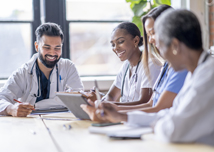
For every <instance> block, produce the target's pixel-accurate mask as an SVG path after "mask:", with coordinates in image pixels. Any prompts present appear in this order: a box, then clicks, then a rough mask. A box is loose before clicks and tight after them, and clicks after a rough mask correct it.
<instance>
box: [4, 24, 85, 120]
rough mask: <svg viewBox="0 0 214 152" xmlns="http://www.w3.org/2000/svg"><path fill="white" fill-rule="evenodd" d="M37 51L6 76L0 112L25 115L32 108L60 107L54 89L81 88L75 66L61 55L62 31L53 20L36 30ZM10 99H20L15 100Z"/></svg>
mask: <svg viewBox="0 0 214 152" xmlns="http://www.w3.org/2000/svg"><path fill="white" fill-rule="evenodd" d="M35 34H36V39H37V40H36V42H35V49H36V51H37V52H38V53H36V54H34V55H33V56H32V58H31V59H30V60H29V61H28V62H27V63H25V64H24V65H23V66H21V67H20V68H18V69H17V70H16V71H15V72H13V74H12V75H11V76H10V77H9V78H8V80H7V82H6V83H5V85H4V86H3V87H2V88H1V89H0V114H1V115H12V116H18V117H25V116H27V115H28V114H30V113H31V112H32V110H33V109H34V107H35V108H47V107H52V106H57V105H59V106H64V104H63V103H62V102H61V100H60V99H59V98H57V97H56V92H58V91H64V89H65V85H66V84H68V85H69V86H71V87H72V88H83V84H82V82H81V80H80V77H79V75H78V72H77V70H76V67H75V65H74V64H73V63H72V62H71V61H70V60H68V59H63V58H61V55H62V44H63V38H64V36H63V32H62V30H61V29H60V27H59V26H58V25H57V24H55V23H45V24H42V25H40V26H39V27H38V28H37V30H36V32H35ZM14 99H20V102H21V103H16V102H15V101H14Z"/></svg>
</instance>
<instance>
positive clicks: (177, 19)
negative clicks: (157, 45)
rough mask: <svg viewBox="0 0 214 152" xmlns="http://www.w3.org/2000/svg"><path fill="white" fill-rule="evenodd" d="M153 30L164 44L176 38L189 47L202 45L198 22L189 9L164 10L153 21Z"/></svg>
mask: <svg viewBox="0 0 214 152" xmlns="http://www.w3.org/2000/svg"><path fill="white" fill-rule="evenodd" d="M155 32H157V34H158V35H159V36H160V40H161V41H162V42H163V43H164V44H165V45H166V46H169V45H170V44H171V41H172V38H176V39H178V40H179V41H181V42H183V43H184V44H185V45H186V46H187V47H189V48H191V49H195V50H201V49H202V47H203V46H202V45H203V44H202V36H201V27H200V23H199V21H198V19H197V17H196V16H195V15H194V14H193V13H192V12H191V11H188V10H185V9H178V10H173V11H172V10H169V11H166V12H165V13H164V14H163V15H161V16H160V18H158V19H157V22H155Z"/></svg>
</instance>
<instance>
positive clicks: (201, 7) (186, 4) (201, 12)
mask: <svg viewBox="0 0 214 152" xmlns="http://www.w3.org/2000/svg"><path fill="white" fill-rule="evenodd" d="M205 1H206V0H171V4H172V7H173V8H175V9H177V8H183V9H188V10H191V11H193V12H194V13H195V15H196V16H197V17H198V19H199V21H200V24H201V30H202V37H203V47H204V49H208V48H209V16H208V15H209V10H208V6H207V5H206V3H205Z"/></svg>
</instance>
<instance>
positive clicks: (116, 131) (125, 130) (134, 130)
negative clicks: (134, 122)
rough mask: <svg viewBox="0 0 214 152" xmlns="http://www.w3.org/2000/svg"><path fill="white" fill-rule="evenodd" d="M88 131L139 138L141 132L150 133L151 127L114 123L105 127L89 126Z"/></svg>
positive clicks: (111, 135)
mask: <svg viewBox="0 0 214 152" xmlns="http://www.w3.org/2000/svg"><path fill="white" fill-rule="evenodd" d="M89 132H90V133H98V134H106V135H107V136H109V137H130V138H131V137H133V138H136V137H137V138H140V136H141V135H142V134H146V133H151V132H152V128H151V127H130V126H126V125H115V126H107V127H93V126H91V127H89Z"/></svg>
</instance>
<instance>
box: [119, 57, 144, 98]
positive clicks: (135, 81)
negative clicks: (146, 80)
mask: <svg viewBox="0 0 214 152" xmlns="http://www.w3.org/2000/svg"><path fill="white" fill-rule="evenodd" d="M140 62H141V60H140V61H139V62H138V63H137V67H136V69H135V73H134V74H133V76H132V79H134V83H137V77H138V76H137V70H138V67H139V64H140ZM128 69H129V65H128V66H127V68H126V71H125V74H124V76H123V82H122V89H121V98H122V97H123V89H124V84H125V79H126V75H127V71H128ZM130 89H131V88H130ZM129 92H130V91H129Z"/></svg>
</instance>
